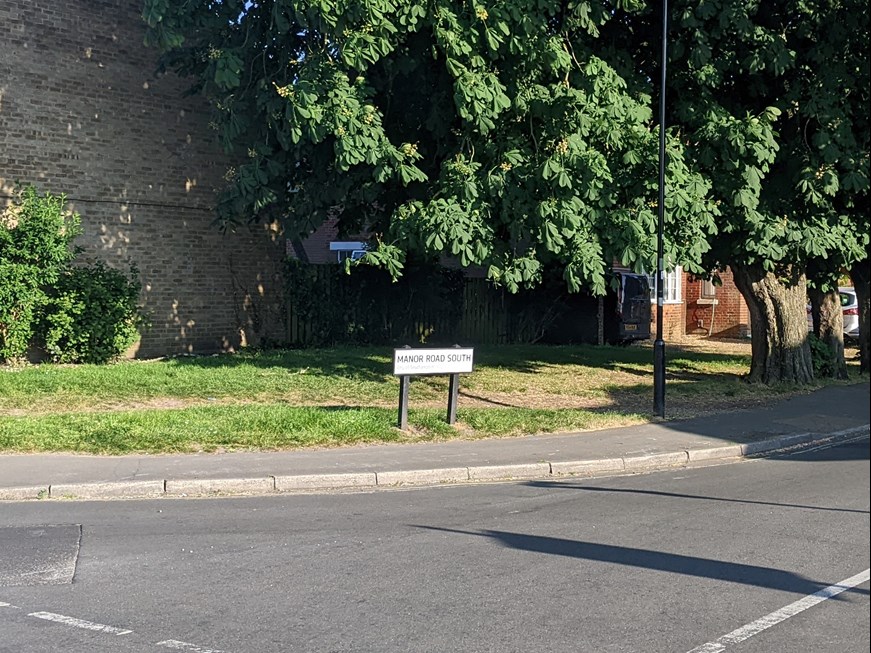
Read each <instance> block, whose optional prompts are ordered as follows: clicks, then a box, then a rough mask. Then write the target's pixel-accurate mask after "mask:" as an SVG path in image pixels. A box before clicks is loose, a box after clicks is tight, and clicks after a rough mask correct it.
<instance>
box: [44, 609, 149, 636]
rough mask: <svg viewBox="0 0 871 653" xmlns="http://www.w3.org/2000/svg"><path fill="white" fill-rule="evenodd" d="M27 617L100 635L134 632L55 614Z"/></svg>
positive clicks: (46, 613) (45, 613)
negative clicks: (91, 631)
mask: <svg viewBox="0 0 871 653" xmlns="http://www.w3.org/2000/svg"><path fill="white" fill-rule="evenodd" d="M27 616H28V617H36V618H37V619H45V620H46V621H54V622H56V623H59V624H65V625H67V626H74V627H76V628H84V629H85V630H93V631H96V632H100V633H106V634H107V635H127V634H129V633H132V632H133V631H132V630H127V629H124V628H116V627H115V626H107V625H105V624H97V623H94V622H93V621H85V620H84V619H76V618H75V617H67V616H66V615H62V614H55V613H54V612H31V613H30V614H29V615H27Z"/></svg>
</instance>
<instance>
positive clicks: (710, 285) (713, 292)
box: [701, 280, 717, 299]
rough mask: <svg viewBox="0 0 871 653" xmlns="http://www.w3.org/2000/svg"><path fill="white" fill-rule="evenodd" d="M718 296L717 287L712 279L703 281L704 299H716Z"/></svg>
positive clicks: (702, 295)
mask: <svg viewBox="0 0 871 653" xmlns="http://www.w3.org/2000/svg"><path fill="white" fill-rule="evenodd" d="M716 296H717V287H716V286H715V285H714V282H713V281H712V280H707V281H705V280H703V281H702V292H701V298H702V299H714V297H716Z"/></svg>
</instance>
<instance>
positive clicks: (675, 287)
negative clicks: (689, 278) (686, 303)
mask: <svg viewBox="0 0 871 653" xmlns="http://www.w3.org/2000/svg"><path fill="white" fill-rule="evenodd" d="M664 276H665V286H664V287H663V289H662V299H663V301H664V302H665V303H666V304H679V303H680V302H681V301H682V300H681V288H680V280H681V277H682V276H683V269H682V268H681V267H680V266H677V267H676V268H675V269H674V270H671V271H668V270H666V271H665V272H664ZM647 279H648V281H649V282H650V301H651V302H653V303H656V275H655V274H648V275H647Z"/></svg>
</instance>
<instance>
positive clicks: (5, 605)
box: [0, 601, 20, 610]
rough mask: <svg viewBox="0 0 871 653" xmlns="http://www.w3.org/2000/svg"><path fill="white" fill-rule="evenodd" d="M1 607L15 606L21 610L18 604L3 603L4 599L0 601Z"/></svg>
mask: <svg viewBox="0 0 871 653" xmlns="http://www.w3.org/2000/svg"><path fill="white" fill-rule="evenodd" d="M0 608H15V609H16V610H20V608H19V607H18V606H17V605H12V604H11V603H3V601H0Z"/></svg>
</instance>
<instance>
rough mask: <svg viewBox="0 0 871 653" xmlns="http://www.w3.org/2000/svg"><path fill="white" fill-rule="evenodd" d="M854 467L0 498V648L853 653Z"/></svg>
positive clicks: (858, 635) (847, 460)
mask: <svg viewBox="0 0 871 653" xmlns="http://www.w3.org/2000/svg"><path fill="white" fill-rule="evenodd" d="M868 452H869V443H868V438H867V437H865V438H863V439H861V440H859V441H856V442H852V443H847V444H841V445H839V446H836V447H831V448H822V449H816V450H811V451H802V452H797V453H793V454H792V455H780V456H777V457H773V458H767V459H759V460H750V461H744V462H740V463H735V464H728V465H719V466H709V467H703V468H691V469H681V470H672V471H667V472H658V473H652V474H647V475H638V476H623V477H612V478H599V479H595V480H574V481H572V480H569V481H565V482H528V483H516V484H494V485H478V486H456V487H440V488H424V489H414V490H397V491H383V490H382V491H379V492H377V493H368V494H367V493H361V494H350V493H349V494H330V495H306V496H299V495H297V496H283V497H268V498H237V499H201V500H191V499H187V500H184V499H162V500H156V501H144V500H143V501H108V502H48V503H40V502H26V503H2V504H0V651H2V652H10V653H11V652H13V651H14V652H15V653H35V652H40V653H43V652H46V651H76V652H78V651H82V652H91V651H95V652H102V651H107V652H108V651H119V652H126V651H136V652H139V651H149V652H153V651H169V650H182V651H193V652H199V653H206V652H209V651H225V652H227V653H230V652H235V653H249V652H250V653H255V652H261V651H281V652H284V651H293V652H297V651H299V652H305V653H309V652H312V653H314V652H318V653H331V652H334V653H340V652H341V653H351V652H354V653H357V652H373V653H382V652H383V653H399V652H403V653H406V652H418V651H420V652H442V651H444V652H448V651H456V650H461V651H464V652H470V653H471V652H484V651H499V652H511V651H517V652H521V651H522V652H537V651H542V652H543V651H573V652H588V651H589V652H596V653H607V652H636V651H645V652H658V651H662V652H678V653H687V652H689V651H696V652H698V653H701V652H704V653H712V652H715V651H729V652H730V653H731V652H736V653H748V652H753V653H761V652H763V651H764V652H778V651H784V652H787V651H789V652H792V651H848V652H849V651H868V650H869V644H868V642H869V634H871V633H869V595H868V591H869V582H868V568H869V453H868ZM838 584H841V586H837V585H838Z"/></svg>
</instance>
